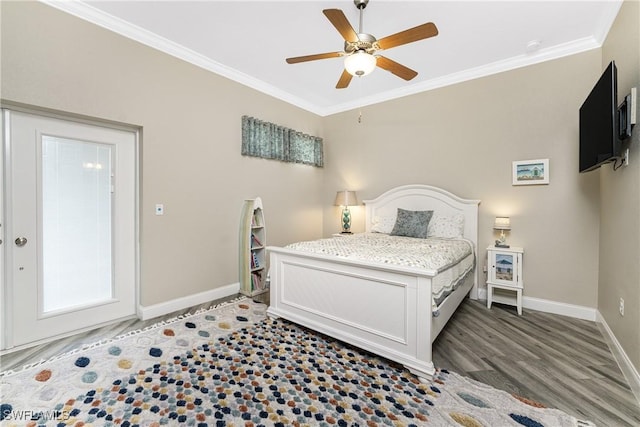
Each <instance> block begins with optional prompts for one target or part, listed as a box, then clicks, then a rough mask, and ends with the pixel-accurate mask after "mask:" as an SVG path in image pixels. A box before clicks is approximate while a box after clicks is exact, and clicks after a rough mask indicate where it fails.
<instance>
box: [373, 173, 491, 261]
mask: <svg viewBox="0 0 640 427" xmlns="http://www.w3.org/2000/svg"><path fill="white" fill-rule="evenodd" d="M363 202H364V204H365V231H367V232H370V231H371V225H372V221H373V219H374V218H375V217H376V216H379V217H389V216H393V217H395V216H396V213H397V210H398V208H402V209H407V210H412V211H424V210H432V211H434V212H438V213H442V214H445V215H446V214H454V213H461V214H462V215H464V237H465V238H467V239H469V240H471V241H472V242H473V243H474V246H475V249H476V253H477V248H478V205H479V204H480V200H467V199H462V198H460V197H458V196H456V195H454V194H451V193H449V192H448V191H446V190H443V189H442V188H437V187H432V186H430V185H422V184H412V185H402V186H400V187H396V188H392V189H391V190H389V191H387V192H385V193H383V194H382V195H380V196H378V197H377V198H375V199H373V200H364V201H363Z"/></svg>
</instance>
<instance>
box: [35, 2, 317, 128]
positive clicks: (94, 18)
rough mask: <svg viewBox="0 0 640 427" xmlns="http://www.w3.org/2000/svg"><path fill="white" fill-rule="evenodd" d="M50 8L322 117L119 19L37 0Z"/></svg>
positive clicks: (79, 4)
mask: <svg viewBox="0 0 640 427" xmlns="http://www.w3.org/2000/svg"><path fill="white" fill-rule="evenodd" d="M40 2H42V3H44V4H47V5H49V6H51V7H53V8H56V9H58V10H61V11H63V12H66V13H68V14H70V15H73V16H75V17H77V18H80V19H82V20H85V21H87V22H90V23H92V24H95V25H98V26H99V27H102V28H105V29H107V30H109V31H113V32H114V33H117V34H120V35H121V36H124V37H126V38H128V39H131V40H135V41H137V42H139V43H142V44H144V45H146V46H149V47H151V48H153V49H156V50H159V51H161V52H164V53H166V54H168V55H171V56H173V57H176V58H178V59H181V60H183V61H186V62H188V63H190V64H193V65H195V66H197V67H200V68H203V69H205V70H208V71H211V72H213V73H215V74H218V75H220V76H223V77H226V78H228V79H230V80H233V81H235V82H237V83H240V84H242V85H244V86H248V87H250V88H252V89H255V90H257V91H259V92H262V93H265V94H267V95H270V96H273V97H274V98H277V99H280V100H282V101H284V102H287V103H289V104H292V105H295V106H296V107H299V108H302V109H303V110H307V111H309V112H311V113H314V114H317V115H320V116H321V115H322V109H320V108H319V107H318V106H316V105H314V104H312V103H310V102H308V101H306V100H304V99H302V98H300V97H297V96H294V95H292V94H290V93H288V92H285V91H283V90H280V89H278V88H277V87H275V86H273V85H270V84H267V83H265V82H264V81H262V80H259V79H256V78H254V77H251V76H249V75H247V74H245V73H242V72H240V71H238V70H236V69H234V68H231V67H228V66H226V65H224V64H221V63H219V62H216V61H213V60H211V59H209V58H207V57H205V56H204V55H201V54H199V53H197V52H195V51H193V50H191V49H188V48H186V47H184V46H182V45H180V44H178V43H175V42H173V41H171V40H168V39H166V38H164V37H161V36H159V35H157V34H155V33H152V32H151V31H147V30H145V29H143V28H140V27H138V26H136V25H133V24H131V23H129V22H127V21H124V20H122V19H120V18H117V17H114V16H112V15H109V14H107V13H105V12H103V11H101V10H99V9H97V8H95V7H93V6H91V5H88V4H86V3H84V2H80V1H58V0H40Z"/></svg>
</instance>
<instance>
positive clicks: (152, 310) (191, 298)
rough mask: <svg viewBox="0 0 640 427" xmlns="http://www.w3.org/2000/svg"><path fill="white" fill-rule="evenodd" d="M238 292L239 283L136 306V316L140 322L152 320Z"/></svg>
mask: <svg viewBox="0 0 640 427" xmlns="http://www.w3.org/2000/svg"><path fill="white" fill-rule="evenodd" d="M239 291H240V283H232V284H230V285H226V286H221V287H219V288H215V289H211V290H208V291H205V292H200V293H198V294H193V295H188V296H186V297H181V298H176V299H173V300H171V301H166V302H161V303H159V304H154V305H149V306H143V305H138V309H137V315H138V318H139V319H141V320H148V319H153V318H154V317H158V316H164V315H165V314H169V313H173V312H174V311H178V310H184V309H185V308H189V307H193V306H196V305H200V304H204V303H206V302H210V301H215V300H217V299H221V298H227V297H230V296H233V295H235V294H237V293H238V292H239Z"/></svg>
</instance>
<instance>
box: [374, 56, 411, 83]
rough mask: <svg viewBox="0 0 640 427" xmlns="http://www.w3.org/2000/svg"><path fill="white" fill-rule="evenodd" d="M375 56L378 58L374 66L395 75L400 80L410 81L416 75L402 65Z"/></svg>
mask: <svg viewBox="0 0 640 427" xmlns="http://www.w3.org/2000/svg"><path fill="white" fill-rule="evenodd" d="M376 56H377V58H378V60H377V61H376V65H377V66H378V67H380V68H382V69H383V70H387V71H389V72H391V73H393V74H395V75H396V76H398V77H400V78H401V79H405V80H411V79H412V78H414V77H415V76H417V75H418V73H417V72H416V71H413V70H412V69H411V68H408V67H405V66H404V65H402V64H399V63H397V62H396V61H394V60H391V59H389V58H387V57H384V56H380V55H376Z"/></svg>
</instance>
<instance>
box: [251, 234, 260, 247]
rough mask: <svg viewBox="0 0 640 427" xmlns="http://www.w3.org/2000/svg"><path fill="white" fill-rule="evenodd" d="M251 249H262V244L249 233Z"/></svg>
mask: <svg viewBox="0 0 640 427" xmlns="http://www.w3.org/2000/svg"><path fill="white" fill-rule="evenodd" d="M251 247H252V248H256V247H257V248H261V247H262V242H261V241H260V239H258V237H256V235H255V234H253V233H251Z"/></svg>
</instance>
